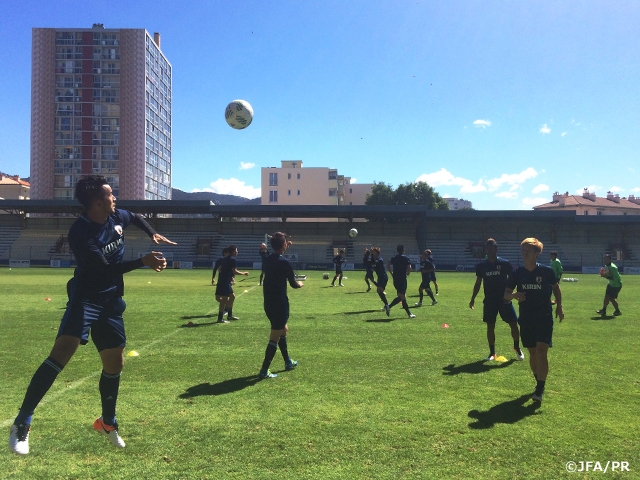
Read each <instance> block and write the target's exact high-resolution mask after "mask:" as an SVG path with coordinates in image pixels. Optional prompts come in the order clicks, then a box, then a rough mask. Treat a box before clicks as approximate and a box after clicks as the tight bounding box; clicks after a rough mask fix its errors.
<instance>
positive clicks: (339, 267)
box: [331, 250, 347, 287]
mask: <svg viewBox="0 0 640 480" xmlns="http://www.w3.org/2000/svg"><path fill="white" fill-rule="evenodd" d="M344 254H345V251H344V250H340V251H339V252H338V255H336V256H335V257H333V264H334V265H335V266H336V274H335V276H334V277H333V280H332V281H331V286H332V287H335V286H336V285H335V283H336V279H337V278H339V279H340V280H338V285H340V286H341V287H344V285H343V284H342V264H343V263H345V262H346V261H347V260H346V258H344Z"/></svg>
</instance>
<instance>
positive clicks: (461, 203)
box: [443, 198, 472, 210]
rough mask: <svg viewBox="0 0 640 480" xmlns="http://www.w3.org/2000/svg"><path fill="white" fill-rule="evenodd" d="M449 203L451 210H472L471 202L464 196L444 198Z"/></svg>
mask: <svg viewBox="0 0 640 480" xmlns="http://www.w3.org/2000/svg"><path fill="white" fill-rule="evenodd" d="M443 200H444V201H445V202H447V204H448V205H449V210H471V208H472V206H471V202H470V201H469V200H464V199H462V198H444V199H443Z"/></svg>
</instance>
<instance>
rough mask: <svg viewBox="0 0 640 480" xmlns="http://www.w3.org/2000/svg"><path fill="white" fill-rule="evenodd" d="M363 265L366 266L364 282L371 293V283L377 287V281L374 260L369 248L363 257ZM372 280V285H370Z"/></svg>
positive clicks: (365, 250)
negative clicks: (374, 274) (374, 275)
mask: <svg viewBox="0 0 640 480" xmlns="http://www.w3.org/2000/svg"><path fill="white" fill-rule="evenodd" d="M362 263H363V264H364V268H365V274H364V281H365V282H367V292H370V291H371V283H373V284H374V285H376V286H377V284H376V282H375V280H374V279H373V258H372V256H371V250H369V249H368V248H365V249H364V257H362ZM369 280H371V283H369Z"/></svg>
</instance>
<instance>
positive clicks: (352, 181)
mask: <svg viewBox="0 0 640 480" xmlns="http://www.w3.org/2000/svg"><path fill="white" fill-rule="evenodd" d="M349 181H350V182H351V183H358V179H357V178H352V179H351V180H349Z"/></svg>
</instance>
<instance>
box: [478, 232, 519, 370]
mask: <svg viewBox="0 0 640 480" xmlns="http://www.w3.org/2000/svg"><path fill="white" fill-rule="evenodd" d="M484 252H485V253H486V254H487V257H486V258H485V259H484V260H482V261H481V262H480V263H479V264H478V265H476V283H475V285H474V286H473V293H472V294H471V301H470V302H469V308H470V309H472V310H474V304H475V300H476V295H478V292H479V291H480V285H481V284H482V283H483V281H484V302H483V306H482V320H483V321H484V322H485V323H486V324H487V341H488V342H489V356H488V357H487V358H486V360H487V361H490V360H495V359H496V319H497V318H498V313H500V318H502V320H503V321H505V322H506V323H507V324H508V325H509V327H511V338H513V349H514V350H515V352H516V355H517V359H518V360H524V354H523V353H522V350H520V332H519V331H518V317H517V316H516V310H515V309H514V308H513V304H512V303H511V302H507V301H505V299H504V289H505V287H506V284H507V278H509V275H511V273H512V271H513V268H512V267H511V263H509V261H508V260H505V259H504V258H502V257H499V256H498V243H497V242H496V241H495V240H494V239H493V238H489V239H488V240H487V241H486V243H485V244H484Z"/></svg>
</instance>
